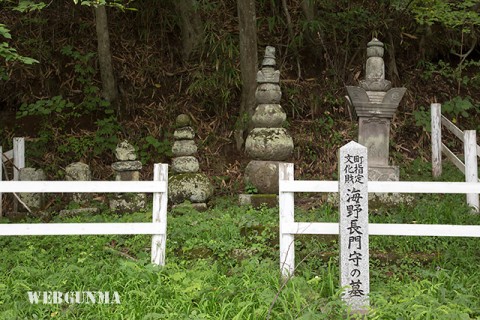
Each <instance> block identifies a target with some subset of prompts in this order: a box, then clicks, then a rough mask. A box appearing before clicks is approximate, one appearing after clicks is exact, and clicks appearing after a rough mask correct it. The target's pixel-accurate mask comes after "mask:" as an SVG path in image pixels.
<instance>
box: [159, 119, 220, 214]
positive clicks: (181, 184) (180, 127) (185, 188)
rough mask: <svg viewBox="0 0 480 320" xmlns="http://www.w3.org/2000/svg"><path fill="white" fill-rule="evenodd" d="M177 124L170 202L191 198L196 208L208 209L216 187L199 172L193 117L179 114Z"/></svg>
mask: <svg viewBox="0 0 480 320" xmlns="http://www.w3.org/2000/svg"><path fill="white" fill-rule="evenodd" d="M175 126H176V130H175V132H174V133H173V138H174V139H175V142H174V144H173V146H172V153H173V156H174V157H173V159H172V170H173V174H172V175H170V176H169V177H168V198H169V201H170V202H171V203H173V204H181V203H183V202H184V201H190V202H191V203H192V206H193V207H194V208H195V209H197V210H199V211H202V210H206V209H207V204H206V203H207V201H208V199H210V197H211V196H212V195H213V186H212V184H211V183H210V180H209V179H208V177H207V176H206V175H205V174H203V173H201V172H199V171H200V165H199V162H198V159H197V158H196V157H195V155H196V154H197V150H198V148H197V145H196V143H195V140H194V138H195V131H194V130H193V128H192V126H191V119H190V117H189V116H188V115H186V114H180V115H179V116H178V117H177V119H176V123H175Z"/></svg>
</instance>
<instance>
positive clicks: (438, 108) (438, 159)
mask: <svg viewBox="0 0 480 320" xmlns="http://www.w3.org/2000/svg"><path fill="white" fill-rule="evenodd" d="M430 110H431V112H430V113H431V127H432V175H433V177H434V178H438V177H440V175H441V174H442V105H441V104H440V103H432V104H431V106H430Z"/></svg>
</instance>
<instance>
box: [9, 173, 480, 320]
mask: <svg viewBox="0 0 480 320" xmlns="http://www.w3.org/2000/svg"><path fill="white" fill-rule="evenodd" d="M426 174H429V172H428V173H426ZM70 207H72V208H73V207H75V204H70ZM468 210H469V209H468V208H467V207H466V206H465V204H464V196H463V195H450V196H444V195H425V196H424V197H422V198H420V199H418V201H417V202H416V205H415V207H408V206H392V205H384V206H381V207H380V208H378V213H377V214H373V215H372V216H371V219H372V222H375V223H411V222H412V221H418V222H419V223H443V224H469V225H470V224H471V225H476V224H478V223H479V217H478V216H477V215H471V214H468V212H469V211H468ZM296 213H297V220H302V221H318V220H321V221H336V220H337V219H338V211H337V209H336V208H335V207H332V206H330V205H321V206H320V207H317V208H315V209H312V210H301V209H298V208H297V212H296ZM53 220H54V222H67V223H68V222H70V223H71V222H97V223H98V222H112V221H116V222H148V221H151V213H134V214H131V215H123V216H115V215H112V214H111V213H108V214H107V213H105V214H102V215H96V216H90V217H75V218H60V217H55V218H54V219H53ZM28 222H36V221H28ZM168 223H169V230H168V239H169V240H168V244H167V253H166V256H167V265H166V266H165V267H162V268H158V267H155V266H152V265H151V264H150V249H149V246H150V243H151V237H150V236H145V235H137V236H117V235H112V236H58V237H57V236H56V237H35V238H32V237H20V238H18V237H17V238H10V237H2V238H0V248H1V249H0V251H1V252H0V253H1V254H2V256H3V257H4V259H2V260H1V261H0V267H1V268H2V269H3V270H9V271H8V272H4V273H2V274H0V283H1V285H0V297H2V298H1V299H0V301H1V305H2V307H1V308H0V318H2V319H3V318H5V319H17V318H19V319H25V318H28V319H31V318H38V319H51V318H57V317H58V318H61V319H80V318H81V319H90V318H99V317H100V318H104V319H122V317H124V316H125V315H130V314H134V315H135V316H136V317H138V318H142V319H156V318H163V319H192V318H193V319H202V318H205V319H208V318H211V319H331V320H334V319H355V318H354V317H353V316H349V315H348V314H347V310H346V307H345V305H344V303H343V302H342V300H341V298H340V288H339V287H338V275H339V266H338V255H339V252H338V243H337V239H338V238H337V237H336V236H334V237H331V238H327V237H326V236H323V237H322V236H301V237H300V236H298V237H296V247H297V248H296V255H297V257H296V261H297V264H298V265H297V268H296V276H295V277H293V278H291V279H289V280H288V281H287V282H286V283H283V282H282V281H279V265H278V254H279V253H278V210H277V209H269V208H265V207H262V208H260V209H253V208H245V207H238V206H236V205H234V204H233V203H232V202H231V201H230V200H228V199H217V203H216V205H215V206H214V207H213V208H211V209H209V211H208V212H207V213H204V214H201V215H199V214H198V212H196V211H195V210H193V209H192V208H191V207H188V206H185V207H178V208H175V209H172V210H171V212H170V214H169V220H168ZM329 239H330V240H329ZM477 242H478V240H477V239H465V238H447V237H443V238H432V237H421V238H420V237H393V236H391V237H387V236H379V237H370V255H371V262H370V263H371V267H370V272H371V279H370V283H371V295H370V301H371V304H372V308H371V311H370V312H369V314H368V318H369V319H382V320H383V319H475V318H476V317H478V315H479V314H480V300H479V297H480V288H479V287H478V285H476V283H477V282H478V277H479V276H480V274H479V272H478V270H477V269H478V268H477V266H478V264H479V263H480V261H479V259H480V256H479V255H478V245H477ZM12 252H15V254H12ZM66 252H68V254H66ZM458 252H462V254H461V255H458ZM92 275H94V276H92ZM85 290H91V291H94V290H99V291H118V292H119V295H120V299H121V304H120V305H106V304H104V305H95V304H76V305H75V306H74V308H73V307H69V306H66V305H55V304H50V305H43V304H38V305H37V304H30V303H29V301H28V297H27V294H26V292H27V291H61V292H69V291H85ZM158 306H161V308H160V309H159V307H158Z"/></svg>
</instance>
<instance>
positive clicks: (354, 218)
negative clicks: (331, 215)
mask: <svg viewBox="0 0 480 320" xmlns="http://www.w3.org/2000/svg"><path fill="white" fill-rule="evenodd" d="M338 160H339V168H338V169H339V170H338V173H339V187H338V190H339V194H340V208H339V209H340V210H339V211H340V224H339V228H340V232H339V244H340V286H341V287H342V288H344V290H343V292H342V299H343V300H344V301H345V302H346V303H347V305H348V306H350V307H351V309H352V312H353V313H360V314H365V313H366V312H367V311H368V306H369V297H368V295H369V293H370V270H369V250H368V247H369V244H368V183H367V182H368V174H369V171H368V169H367V167H368V160H369V159H368V156H367V148H365V147H364V146H362V145H360V144H358V143H356V142H353V141H351V142H350V143H348V144H346V145H344V146H343V147H341V148H340V150H339V159H338Z"/></svg>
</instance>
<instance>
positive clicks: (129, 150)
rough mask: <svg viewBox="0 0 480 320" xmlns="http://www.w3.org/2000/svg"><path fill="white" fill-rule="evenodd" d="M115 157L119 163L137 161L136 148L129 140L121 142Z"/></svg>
mask: <svg viewBox="0 0 480 320" xmlns="http://www.w3.org/2000/svg"><path fill="white" fill-rule="evenodd" d="M115 157H116V158H117V160H118V161H132V160H137V154H136V153H135V148H134V147H133V146H132V145H131V144H130V143H128V141H127V140H124V141H122V142H120V143H119V144H118V145H117V148H116V149H115Z"/></svg>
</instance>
